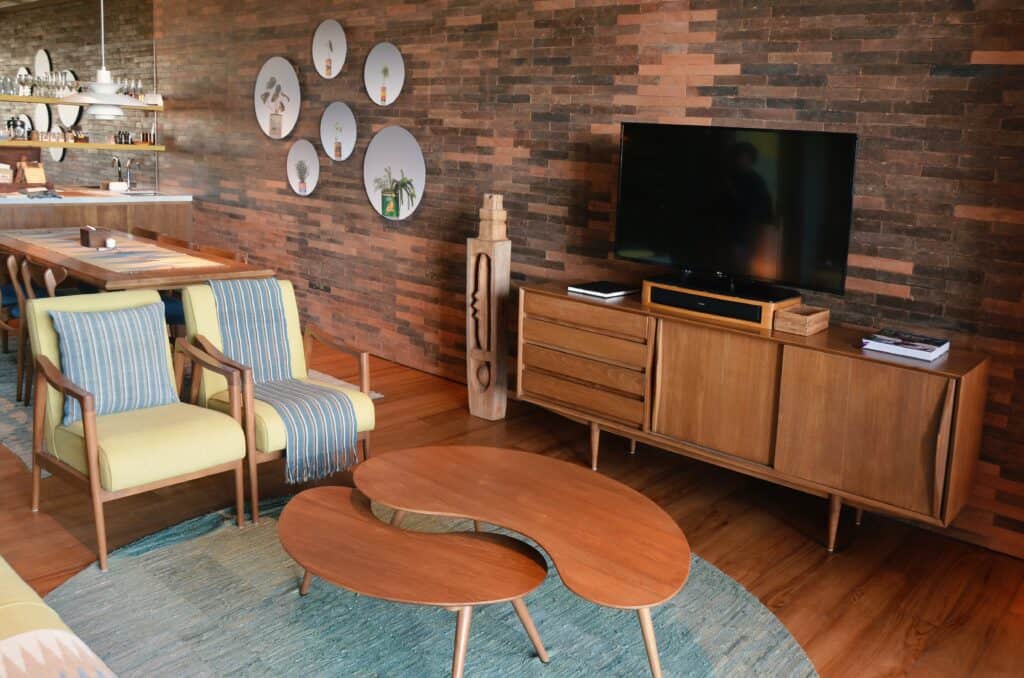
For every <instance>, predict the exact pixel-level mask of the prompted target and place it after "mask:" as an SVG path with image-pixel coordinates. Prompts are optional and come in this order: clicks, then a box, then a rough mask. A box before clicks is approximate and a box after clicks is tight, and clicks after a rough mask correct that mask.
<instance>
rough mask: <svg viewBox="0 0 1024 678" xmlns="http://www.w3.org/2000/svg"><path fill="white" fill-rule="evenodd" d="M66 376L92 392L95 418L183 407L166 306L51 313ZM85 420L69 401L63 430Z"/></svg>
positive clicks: (73, 402)
mask: <svg viewBox="0 0 1024 678" xmlns="http://www.w3.org/2000/svg"><path fill="white" fill-rule="evenodd" d="M50 317H51V318H52V319H53V328H54V329H55V330H56V331H57V335H58V337H59V338H60V361H61V369H62V371H63V372H64V374H65V375H66V376H67V377H68V379H70V380H71V381H73V382H74V383H75V384H77V385H79V386H81V387H82V388H84V389H85V390H87V391H89V392H90V393H92V395H93V397H94V398H95V406H96V415H97V416H103V415H105V414H114V413H117V412H127V411H129V410H138V409H143V408H149V407H159V406H161V405H169V404H171V403H176V402H179V399H178V394H177V392H176V391H175V388H174V383H173V380H172V379H171V373H170V370H169V369H168V362H167V326H166V325H165V324H164V305H163V304H162V303H156V304H149V305H146V306H138V307H135V308H126V309H121V310H117V311H93V312H71V311H51V312H50ZM81 418H82V409H81V406H80V405H79V403H78V401H77V400H75V399H74V398H65V399H64V425H65V426H67V425H68V424H72V423H74V422H76V421H79V420H80V419H81Z"/></svg>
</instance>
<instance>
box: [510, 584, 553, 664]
mask: <svg viewBox="0 0 1024 678" xmlns="http://www.w3.org/2000/svg"><path fill="white" fill-rule="evenodd" d="M512 607H514V608H515V609H516V614H517V615H519V621H521V622H522V623H523V628H524V629H526V635H528V636H529V637H530V641H531V642H532V643H533V649H535V650H537V656H538V657H540V660H541V661H542V662H544V663H545V664H547V663H548V662H549V661H551V659H550V658H549V657H548V652H547V650H545V649H544V643H542V642H541V640H540V634H539V633H537V627H536V626H534V625H533V618H532V617H531V616H530V611H529V610H527V609H526V601H524V600H523V599H522V598H516V599H515V600H513V601H512Z"/></svg>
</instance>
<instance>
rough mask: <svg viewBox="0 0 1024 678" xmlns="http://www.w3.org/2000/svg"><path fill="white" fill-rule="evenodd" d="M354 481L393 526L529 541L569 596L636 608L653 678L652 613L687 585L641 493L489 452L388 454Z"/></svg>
mask: <svg viewBox="0 0 1024 678" xmlns="http://www.w3.org/2000/svg"><path fill="white" fill-rule="evenodd" d="M353 478H354V482H355V484H356V487H358V488H359V491H360V492H361V493H363V494H364V495H366V496H367V497H369V498H370V499H372V500H373V501H376V502H379V503H381V504H384V505H386V506H390V507H391V508H394V509H395V510H396V511H397V513H396V519H397V520H398V521H400V520H401V515H402V514H403V513H421V514H431V515H442V516H454V517H459V518H469V519H472V520H474V521H479V522H486V523H490V524H492V525H498V526H500V527H504V528H506V529H508V530H511V531H513V532H518V533H520V534H523V535H525V536H527V537H529V538H530V539H533V540H534V541H535V542H537V543H538V544H539V545H540V546H541V548H543V549H544V550H545V551H547V553H548V555H549V556H550V557H551V560H552V562H553V563H554V565H555V568H556V569H557V571H558V574H559V576H560V577H561V579H562V583H563V584H565V586H566V587H567V588H568V589H569V590H570V591H572V592H573V593H575V594H576V595H578V596H580V597H581V598H583V599H585V600H589V601H590V602H593V603H596V604H598V605H603V606H606V607H613V608H621V609H635V610H636V611H637V615H638V617H639V621H640V629H641V632H642V635H643V639H644V645H645V647H646V649H647V659H648V662H649V663H650V668H651V674H652V675H653V676H655V678H660V677H661V662H660V660H659V658H658V648H657V643H656V641H655V635H654V625H653V623H652V622H651V608H653V607H657V606H658V605H661V604H662V603H664V602H666V601H668V600H669V599H671V598H673V597H674V596H675V595H676V594H677V593H678V592H679V591H680V590H681V589H682V587H683V584H685V583H686V578H687V576H688V575H689V572H690V546H689V544H688V543H687V541H686V537H685V536H684V535H683V532H682V530H681V529H679V525H677V524H676V522H675V521H674V520H673V519H672V518H671V516H669V515H668V514H667V513H665V511H663V510H662V509H661V508H660V507H659V506H658V505H657V504H655V503H654V502H653V501H651V500H650V499H648V498H647V497H645V496H644V495H642V494H641V493H639V492H637V491H636V490H634V489H632V488H630V487H627V486H626V485H623V484H622V483H619V482H617V481H615V480H612V479H611V478H608V477H607V476H603V475H600V474H598V473H595V472H593V471H591V470H590V469H589V468H584V467H582V466H578V465H576V464H571V463H569V462H565V461H560V460H558V459H552V458H550V457H545V456H543V455H539V454H533V453H530V452H521V451H517V450H505V449H497V448H492V447H443V446H436V447H420V448H416V449H409V450H398V451H395V452H387V453H384V454H379V455H378V456H375V457H373V458H371V459H369V460H367V461H365V462H363V463H361V464H359V465H358V466H356V468H355V471H354V476H353ZM300 496H301V495H300ZM293 501H294V500H293ZM392 522H393V523H395V522H397V521H396V520H393V521H392ZM406 534H410V535H412V534H416V533H412V532H406ZM478 534H488V533H478ZM349 543H351V542H350V541H348V540H346V544H349ZM524 623H525V622H524ZM467 624H468V622H467ZM529 628H530V625H527V629H529ZM531 637H532V636H531Z"/></svg>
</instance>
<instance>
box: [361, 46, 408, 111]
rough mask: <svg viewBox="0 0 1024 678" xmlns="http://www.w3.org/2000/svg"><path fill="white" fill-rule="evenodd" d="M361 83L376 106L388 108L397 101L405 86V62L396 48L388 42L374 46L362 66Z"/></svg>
mask: <svg viewBox="0 0 1024 678" xmlns="http://www.w3.org/2000/svg"><path fill="white" fill-rule="evenodd" d="M363 83H365V85H366V93H367V94H369V95H370V99H372V100H373V103H375V104H377V105H378V106H390V105H391V104H393V103H394V102H395V100H396V99H398V95H399V94H401V93H402V86H403V85H404V84H405V61H404V60H403V59H402V53H401V52H399V51H398V48H397V47H395V46H394V45H392V44H391V43H390V42H380V43H377V44H376V45H374V47H373V49H371V50H370V53H369V55H367V57H366V64H365V65H364V66H363Z"/></svg>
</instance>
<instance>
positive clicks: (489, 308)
mask: <svg viewBox="0 0 1024 678" xmlns="http://www.w3.org/2000/svg"><path fill="white" fill-rule="evenodd" d="M506 219H507V213H506V212H505V210H504V207H503V199H502V196H500V195H497V194H492V193H488V194H485V195H484V204H483V207H482V208H481V209H480V233H479V235H478V237H476V238H469V240H467V241H466V385H467V387H468V389H469V412H470V414H472V415H473V416H475V417H480V418H482V419H489V420H492V421H493V420H496V419H504V417H505V405H506V402H507V398H508V367H507V354H508V349H507V347H506V340H505V325H504V322H503V321H504V314H503V312H502V311H503V309H504V307H505V305H506V304H507V302H508V292H509V276H510V265H511V261H512V242H511V241H510V240H509V239H508V238H507V237H506V231H507V222H506Z"/></svg>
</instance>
